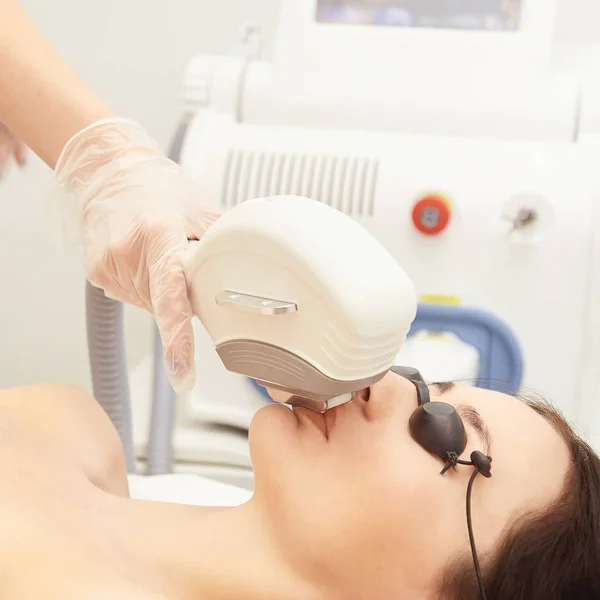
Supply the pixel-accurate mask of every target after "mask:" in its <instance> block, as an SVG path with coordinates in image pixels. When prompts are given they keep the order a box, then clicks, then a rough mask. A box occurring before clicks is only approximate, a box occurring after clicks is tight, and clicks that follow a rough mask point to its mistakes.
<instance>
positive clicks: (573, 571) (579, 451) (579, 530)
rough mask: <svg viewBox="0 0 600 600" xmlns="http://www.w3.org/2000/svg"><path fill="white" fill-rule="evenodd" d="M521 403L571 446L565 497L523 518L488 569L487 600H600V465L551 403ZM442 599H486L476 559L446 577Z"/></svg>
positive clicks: (467, 560) (465, 560)
mask: <svg viewBox="0 0 600 600" xmlns="http://www.w3.org/2000/svg"><path fill="white" fill-rule="evenodd" d="M522 400H523V401H524V402H525V403H526V404H528V405H529V406H530V407H531V408H532V409H533V410H535V411H536V412H537V413H538V414H539V415H541V416H543V417H544V418H545V419H547V420H548V421H549V422H550V424H551V425H552V426H553V427H554V429H556V431H557V432H558V433H559V434H560V436H561V437H562V439H563V440H564V441H565V443H566V444H567V446H568V448H569V452H570V455H571V467H570V470H569V472H568V474H567V477H566V480H565V484H564V487H563V490H562V493H561V495H560V497H559V498H558V499H557V500H556V501H555V502H553V503H552V504H551V505H550V506H549V507H547V508H545V509H544V510H543V511H541V512H540V511H537V512H535V513H531V514H528V515H525V516H524V517H522V518H521V519H519V520H518V521H517V522H516V523H514V524H513V526H512V527H511V528H510V530H509V531H508V532H507V534H506V535H505V537H504V539H503V541H502V542H501V543H500V545H499V547H498V549H497V550H496V551H495V552H494V555H493V556H492V557H490V559H489V560H487V561H485V560H484V564H483V565H482V570H483V578H484V587H485V591H486V595H487V599H488V600H598V599H600V460H599V459H598V456H597V455H596V453H595V452H594V450H592V448H591V447H590V446H589V444H587V443H586V442H585V441H584V440H583V439H582V438H581V437H580V436H579V435H577V433H575V431H574V430H573V429H572V428H571V427H570V425H569V424H568V423H567V421H566V420H565V418H564V417H563V416H562V415H561V413H560V412H559V411H558V410H556V409H555V408H554V407H552V406H551V405H549V404H548V403H547V402H545V401H543V400H541V399H539V398H535V397H524V398H522ZM440 597H441V599H442V600H480V598H481V596H480V594H479V589H478V587H477V580H476V577H475V571H474V568H473V562H472V559H471V555H470V553H469V554H468V555H467V554H465V556H464V557H461V558H460V560H458V561H457V562H456V563H455V564H453V565H451V566H450V568H448V569H447V570H446V572H445V575H444V577H443V580H442V584H441V586H440Z"/></svg>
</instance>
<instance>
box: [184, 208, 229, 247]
mask: <svg viewBox="0 0 600 600" xmlns="http://www.w3.org/2000/svg"><path fill="white" fill-rule="evenodd" d="M220 216H221V213H218V212H216V211H205V210H199V211H197V212H195V213H193V215H192V216H191V217H188V218H187V219H186V225H187V227H186V235H187V238H188V239H189V240H200V239H202V236H203V235H204V234H205V233H206V232H207V231H208V230H209V229H210V227H211V225H212V224H213V223H214V222H215V221H216V220H217V219H218V218H219V217H220Z"/></svg>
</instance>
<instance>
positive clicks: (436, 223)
mask: <svg viewBox="0 0 600 600" xmlns="http://www.w3.org/2000/svg"><path fill="white" fill-rule="evenodd" d="M451 214H452V205H451V203H450V200H448V198H446V197H445V196H443V195H442V194H428V195H427V196H424V197H423V198H421V199H420V200H419V201H418V202H417V203H416V204H415V205H414V206H413V210H412V220H413V224H414V226H415V227H416V228H417V229H418V231H420V232H421V233H423V234H425V235H437V234H439V233H442V231H444V229H446V227H448V223H449V222H450V216H451Z"/></svg>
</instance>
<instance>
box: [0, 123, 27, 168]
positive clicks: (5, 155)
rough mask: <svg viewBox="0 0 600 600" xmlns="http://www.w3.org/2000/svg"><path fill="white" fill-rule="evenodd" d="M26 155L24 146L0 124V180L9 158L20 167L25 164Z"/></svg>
mask: <svg viewBox="0 0 600 600" xmlns="http://www.w3.org/2000/svg"><path fill="white" fill-rule="evenodd" d="M26 154H27V149H26V147H25V144H24V143H23V142H21V141H20V140H19V139H17V138H16V137H15V136H14V135H13V134H12V133H11V132H10V131H9V130H8V129H7V128H6V126H5V125H2V123H0V178H2V174H3V172H4V169H5V168H6V166H7V165H8V162H9V161H10V159H11V158H13V157H14V159H15V161H16V163H17V164H18V165H19V166H20V167H22V166H23V165H24V164H25V158H26Z"/></svg>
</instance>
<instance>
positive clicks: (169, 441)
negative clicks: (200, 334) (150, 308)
mask: <svg viewBox="0 0 600 600" xmlns="http://www.w3.org/2000/svg"><path fill="white" fill-rule="evenodd" d="M190 119H191V116H190V115H184V117H183V118H182V119H181V122H180V123H179V126H178V128H177V131H176V132H175V136H174V138H173V142H172V143H171V148H170V151H169V158H170V159H171V160H173V161H175V162H179V159H180V158H181V148H182V146H183V142H184V140H185V136H186V133H187V130H188V127H189V124H190ZM175 404H176V394H175V391H174V390H173V388H172V387H171V384H170V383H169V380H168V379H167V375H166V372H165V369H164V367H163V349H162V343H161V340H160V335H159V333H158V329H157V328H156V327H155V329H154V377H153V390H152V412H151V415H150V432H149V436H148V452H147V464H146V474H147V475H164V474H167V473H171V472H172V471H173V433H174V425H175Z"/></svg>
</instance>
